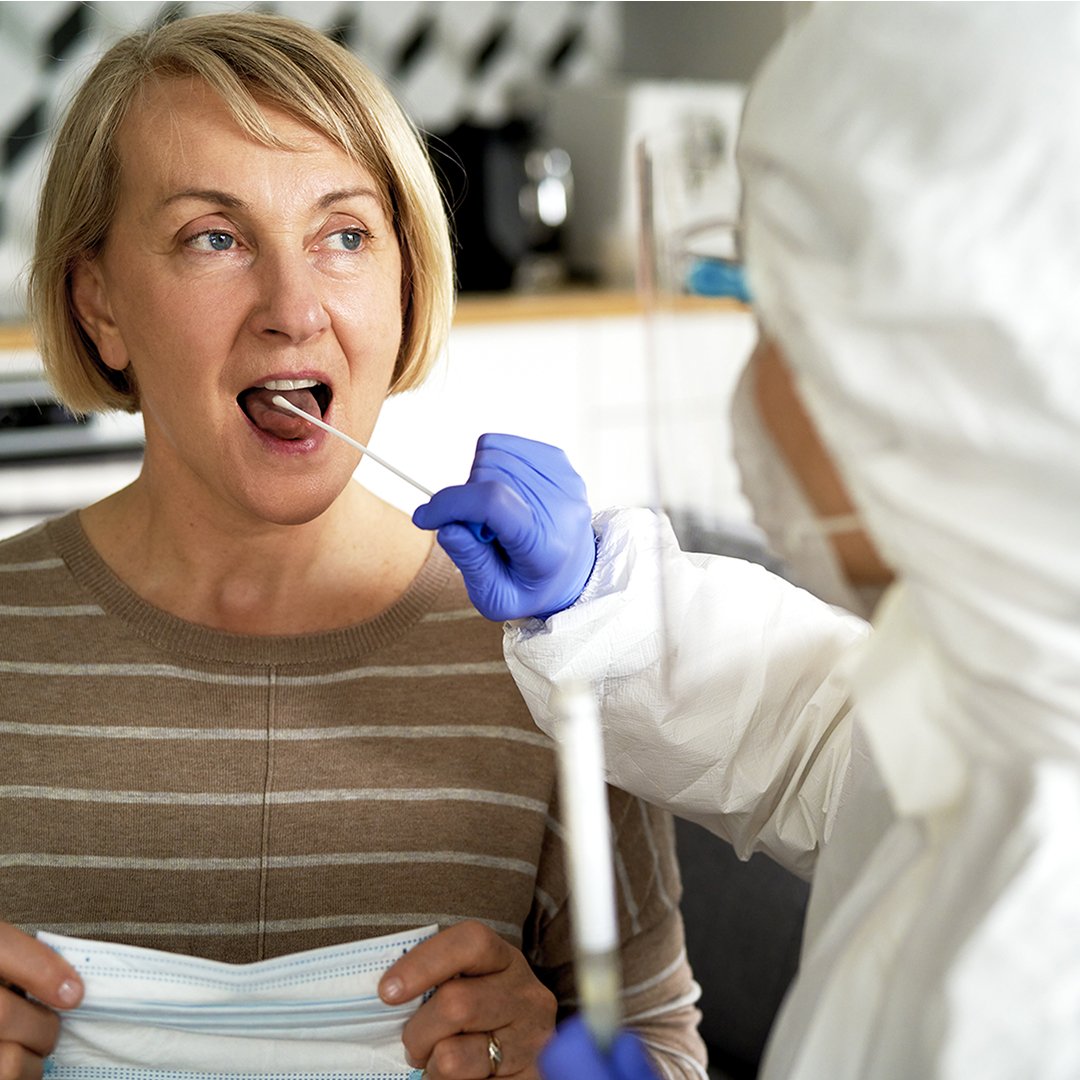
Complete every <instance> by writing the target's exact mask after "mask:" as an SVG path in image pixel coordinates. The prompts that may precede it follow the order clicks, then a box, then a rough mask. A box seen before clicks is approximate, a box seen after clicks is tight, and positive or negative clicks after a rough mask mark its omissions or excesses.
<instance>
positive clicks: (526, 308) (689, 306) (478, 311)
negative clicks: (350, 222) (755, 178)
mask: <svg viewBox="0 0 1080 1080" xmlns="http://www.w3.org/2000/svg"><path fill="white" fill-rule="evenodd" d="M678 307H679V309H680V310H702V311H724V310H727V311H733V312H734V311H746V310H748V309H747V308H746V306H745V305H744V304H740V303H739V302H738V301H737V300H730V299H726V298H713V297H704V296H685V297H680V298H679V302H678ZM642 311H643V305H642V302H641V299H640V297H638V295H637V294H636V293H635V292H633V291H632V290H624V291H615V290H608V289H586V288H581V289H567V290H561V291H559V292H552V293H531V294H525V293H463V294H462V295H461V296H459V297H458V303H457V312H456V314H455V316H454V325H455V326H479V325H483V324H484V323H506V322H532V321H538V320H547V319H595V318H603V317H605V316H606V317H612V316H624V315H639V314H641V312H642ZM33 348H34V339H33V336H32V334H31V333H30V328H29V326H27V325H26V324H25V323H2V322H0V351H6V352H12V351H17V350H28V349H33Z"/></svg>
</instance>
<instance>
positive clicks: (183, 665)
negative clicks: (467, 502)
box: [0, 514, 704, 1077]
mask: <svg viewBox="0 0 1080 1080" xmlns="http://www.w3.org/2000/svg"><path fill="white" fill-rule="evenodd" d="M0 703H2V704H0V747H2V752H0V920H2V921H6V922H10V923H14V924H16V925H18V926H21V927H23V928H24V929H27V930H30V931H33V930H37V929H47V930H53V931H57V932H59V933H64V934H73V935H78V936H85V937H96V938H104V939H111V940H117V941H125V942H129V943H132V944H136V945H144V946H149V947H153V948H159V949H167V950H172V951H176V952H184V953H191V954H195V955H199V956H205V957H210V958H213V959H217V960H225V961H231V962H238V963H244V962H250V961H253V960H258V959H262V958H264V957H269V956H277V955H280V954H283V953H288V952H294V951H297V950H301V949H308V948H315V947H317V946H321V945H330V944H334V943H337V942H340V941H344V940H349V939H354V938H364V937H370V936H374V935H378V934H384V933H390V932H392V931H396V930H400V929H403V928H406V927H414V926H421V925H425V924H428V923H438V924H440V925H441V926H447V925H450V924H452V923H454V922H458V921H460V920H462V919H467V918H471V919H478V920H480V921H481V922H484V923H486V924H487V925H489V926H490V927H492V928H493V929H494V930H495V931H496V932H497V933H499V934H500V935H502V936H503V937H504V938H505V939H506V940H507V941H509V942H511V943H512V944H513V945H515V946H517V947H518V948H520V949H522V951H523V952H524V953H525V955H526V957H527V958H528V959H529V961H530V963H531V964H532V966H533V969H534V971H535V972H536V974H537V976H538V977H539V978H540V979H541V980H542V981H543V982H544V983H545V984H546V985H547V986H549V987H550V989H551V990H552V991H553V992H554V993H555V995H556V997H557V998H558V999H559V1002H560V1005H561V1007H562V1008H563V1009H564V1010H566V1009H570V1008H572V1007H573V1001H574V987H573V973H572V963H571V961H572V947H571V940H570V935H569V927H568V912H567V884H566V878H565V875H564V868H563V858H562V850H561V828H560V825H559V811H558V805H557V801H556V792H555V766H554V758H553V753H552V749H551V745H550V743H549V742H548V740H547V738H546V737H545V736H543V735H542V734H540V733H539V732H538V731H537V730H536V729H535V728H534V726H533V723H532V720H531V718H530V717H529V714H528V711H527V710H526V708H525V706H524V704H523V702H522V700H521V698H520V696H519V694H518V691H517V689H516V687H515V685H514V683H513V680H512V679H511V678H510V675H509V673H508V672H507V669H506V667H505V664H504V662H503V659H502V628H501V627H500V626H497V625H495V624H492V623H489V622H487V621H486V620H484V619H482V618H481V617H480V616H479V615H477V613H476V612H475V611H474V609H473V608H472V607H471V605H470V604H469V602H468V598H467V595H466V593H465V589H464V585H463V583H462V581H461V578H460V576H459V575H458V573H457V570H456V568H455V567H454V566H453V564H452V563H450V561H449V560H448V559H447V558H446V556H445V555H444V554H443V553H442V552H441V550H440V549H438V548H435V549H434V550H433V552H432V555H431V556H430V558H429V559H428V561H427V562H426V563H425V565H424V566H423V568H422V569H421V571H420V573H419V574H418V575H417V577H416V579H415V581H414V582H413V583H412V585H411V587H410V588H409V590H408V591H407V592H406V593H405V595H404V596H402V597H401V599H400V600H399V601H398V602H397V603H396V604H395V605H394V606H393V607H392V608H390V609H389V610H387V611H385V612H383V613H382V614H381V615H379V616H378V617H376V618H374V619H372V620H369V621H367V622H364V623H361V624H358V625H356V626H352V627H348V628H346V629H342V630H335V631H329V632H326V633H318V634H308V635H303V636H297V637H258V636H245V635H238V634H230V633H225V632H222V631H217V630H211V629H208V628H205V627H201V626H197V625H194V624H192V623H188V622H184V621H182V620H180V619H177V618H175V617H173V616H171V615H169V614H167V613H165V612H163V611H161V610H160V609H157V608H154V607H152V606H150V605H148V604H146V603H144V602H143V601H142V600H141V599H140V598H139V597H138V596H137V595H136V594H134V593H133V592H132V591H131V590H129V589H128V588H127V587H126V586H125V585H124V584H123V583H122V582H120V581H119V580H118V579H117V578H116V577H115V575H113V574H112V572H111V571H110V570H109V569H108V567H107V566H106V565H105V563H104V562H103V561H102V560H101V559H100V558H99V557H98V555H97V553H96V552H95V551H94V549H93V548H92V547H91V545H90V544H89V542H88V541H87V539H86V537H85V534H84V533H83V531H82V529H81V527H80V525H79V523H78V517H77V515H75V514H68V515H66V516H64V517H61V518H57V519H55V520H53V521H51V522H48V523H46V524H45V525H43V526H39V527H38V528H36V529H33V530H31V531H29V532H26V533H23V534H21V535H19V536H16V537H13V538H11V539H9V540H7V541H4V542H3V543H0ZM610 807H611V815H612V822H613V827H614V833H615V837H616V847H617V855H616V874H617V880H618V889H619V904H620V926H621V931H622V936H623V966H624V981H625V984H626V991H625V993H626V997H627V1000H626V1010H627V1014H628V1016H629V1017H630V1020H631V1022H632V1023H633V1024H634V1026H635V1027H636V1028H637V1029H638V1030H639V1031H640V1032H641V1033H642V1035H643V1036H644V1038H645V1039H646V1042H647V1043H648V1044H649V1045H650V1047H651V1048H652V1049H653V1052H654V1056H655V1057H656V1059H657V1062H658V1064H660V1065H661V1068H662V1070H663V1071H664V1072H665V1073H667V1074H668V1075H670V1076H673V1077H674V1076H702V1075H703V1072H702V1069H701V1063H702V1062H703V1060H704V1049H703V1046H702V1043H701V1041H700V1039H699V1038H698V1035H697V1032H696V1022H697V1018H698V1015H697V1010H696V1008H695V1007H694V1004H693V1001H694V998H695V995H696V987H695V985H694V983H693V979H692V976H691V973H690V970H689V967H688V965H687V962H686V957H685V952H684V945H683V933H682V923H681V920H680V916H679V912H678V907H677V904H678V898H679V888H680V885H679V876H678V869H677V866H676V863H675V854H674V841H673V833H672V828H671V822H670V819H668V818H667V817H666V816H665V815H664V814H663V813H661V812H660V811H658V810H656V809H654V808H651V807H649V806H647V805H646V804H644V803H641V802H639V801H637V800H636V799H633V798H631V797H630V796H628V795H626V794H624V793H622V792H618V791H614V790H612V791H611V792H610Z"/></svg>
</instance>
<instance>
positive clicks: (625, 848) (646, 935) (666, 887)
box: [529, 788, 707, 1080]
mask: <svg viewBox="0 0 1080 1080" xmlns="http://www.w3.org/2000/svg"><path fill="white" fill-rule="evenodd" d="M608 799H609V807H610V814H611V825H612V843H613V856H614V861H615V878H616V898H617V904H618V918H619V936H620V953H619V956H620V964H621V968H622V985H623V989H622V1009H623V1023H624V1025H625V1026H626V1027H629V1028H631V1029H632V1030H633V1031H635V1032H636V1033H637V1034H638V1035H639V1036H640V1037H641V1039H642V1040H643V1042H644V1043H645V1045H646V1047H647V1048H648V1050H649V1053H650V1055H651V1057H652V1059H653V1062H654V1064H655V1066H656V1068H657V1071H658V1072H659V1074H660V1076H661V1077H663V1078H664V1080H705V1078H706V1075H707V1074H706V1069H705V1066H706V1051H705V1044H704V1042H703V1041H702V1039H701V1037H700V1036H699V1034H698V1031H697V1026H698V1023H699V1021H700V1019H701V1014H700V1013H699V1011H698V1009H697V1006H696V1002H697V1000H698V997H699V996H700V988H699V987H698V985H697V983H696V982H695V981H694V977H693V973H692V972H691V970H690V964H689V962H688V960H687V957H686V945H685V940H684V935H683V923H682V915H681V913H680V911H679V900H680V897H681V893H682V884H681V881H680V877H679V867H678V861H677V858H676V851H675V831H674V828H673V823H672V819H671V816H670V815H669V814H668V813H666V812H665V811H663V810H658V809H657V808H656V807H653V806H649V805H648V804H647V803H645V802H643V801H642V800H640V799H636V798H634V797H633V796H631V795H628V794H626V793H625V792H623V791H619V790H617V789H614V788H610V789H609V791H608ZM562 840H563V837H562V827H561V825H560V824H559V823H558V822H557V821H556V820H554V819H553V820H552V821H550V822H549V832H548V845H547V848H546V850H545V853H544V857H543V859H542V862H541V867H540V873H539V876H538V880H537V904H536V905H535V907H534V913H533V928H532V933H531V935H530V936H531V938H532V941H533V943H534V944H533V946H532V948H531V949H530V950H529V959H530V962H531V963H532V965H533V968H534V970H535V971H536V973H537V976H538V977H539V978H540V979H541V981H543V982H544V983H545V984H546V985H547V986H548V987H549V989H551V990H552V992H553V993H554V994H555V996H556V998H557V999H558V1002H559V1014H560V1017H559V1018H560V1019H562V1018H564V1017H565V1016H567V1015H569V1014H571V1013H573V1012H574V1011H575V1010H576V1009H577V1007H578V1000H577V996H576V989H575V985H574V969H573V956H574V954H573V940H572V937H571V928H570V911H569V892H568V888H567V882H566V876H565V870H564V856H563V850H562Z"/></svg>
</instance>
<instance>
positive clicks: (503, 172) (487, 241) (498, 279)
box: [433, 120, 573, 292]
mask: <svg viewBox="0 0 1080 1080" xmlns="http://www.w3.org/2000/svg"><path fill="white" fill-rule="evenodd" d="M433 156H434V158H435V161H436V165H437V169H438V171H439V173H440V177H441V180H442V182H443V190H444V193H445V195H446V202H447V205H448V206H449V208H450V215H451V221H452V227H453V232H454V245H455V254H456V257H457V273H458V286H459V288H460V289H461V291H462V292H502V291H505V290H508V289H519V290H522V291H536V290H542V289H544V288H550V287H554V286H555V285H558V284H559V283H561V281H562V279H563V277H564V276H565V271H564V262H563V259H562V256H561V254H560V236H561V232H562V228H563V226H564V224H565V223H566V220H567V218H568V216H569V214H570V212H571V205H572V200H573V175H572V171H571V166H570V158H569V155H567V154H566V153H565V151H563V150H560V149H558V148H557V147H549V146H543V145H541V144H540V143H539V142H538V140H537V138H536V136H535V133H534V130H533V128H532V126H531V125H530V124H528V123H527V122H525V121H522V120H515V121H511V122H510V123H507V124H503V125H501V126H498V127H483V126H480V125H476V124H461V125H460V126H458V127H457V128H455V129H454V130H453V131H451V132H449V133H446V134H444V135H442V136H440V137H439V139H438V140H437V141H436V143H435V145H434V147H433Z"/></svg>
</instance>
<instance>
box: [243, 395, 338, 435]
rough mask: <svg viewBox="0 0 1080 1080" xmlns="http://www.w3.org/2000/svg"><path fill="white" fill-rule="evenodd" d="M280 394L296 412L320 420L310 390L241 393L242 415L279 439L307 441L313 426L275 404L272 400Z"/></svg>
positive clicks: (313, 396) (319, 412)
mask: <svg viewBox="0 0 1080 1080" xmlns="http://www.w3.org/2000/svg"><path fill="white" fill-rule="evenodd" d="M279 394H280V395H281V396H282V397H283V398H285V399H286V401H291V402H292V403H293V404H294V405H295V406H296V407H297V408H298V409H303V410H304V412H306V413H310V414H311V415H312V416H314V417H315V418H316V419H321V417H322V409H320V408H319V404H318V402H317V401H316V400H315V395H314V394H312V392H311V391H310V390H266V389H263V388H262V387H256V388H255V389H254V390H248V391H247V392H246V393H245V394H244V397H243V406H244V412H246V413H247V414H248V416H249V417H250V418H251V422H252V423H253V424H254V425H255V426H256V427H257V428H260V429H261V430H262V431H265V432H267V433H268V434H270V435H276V436H277V437H278V438H279V439H306V438H307V437H308V436H309V435H310V434H311V433H312V430H313V429H312V425H311V424H308V423H305V422H304V421H303V420H302V419H301V418H300V417H299V416H296V415H295V414H294V413H290V412H286V411H285V410H284V409H279V408H278V407H277V406H276V405H274V404H273V403H272V399H273V398H275V397H277V396H278V395H279Z"/></svg>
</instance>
